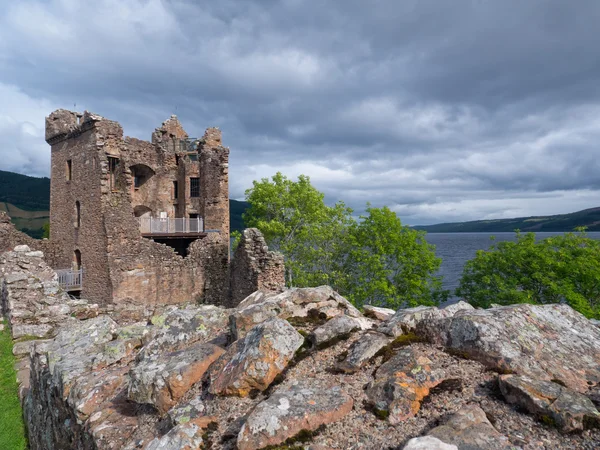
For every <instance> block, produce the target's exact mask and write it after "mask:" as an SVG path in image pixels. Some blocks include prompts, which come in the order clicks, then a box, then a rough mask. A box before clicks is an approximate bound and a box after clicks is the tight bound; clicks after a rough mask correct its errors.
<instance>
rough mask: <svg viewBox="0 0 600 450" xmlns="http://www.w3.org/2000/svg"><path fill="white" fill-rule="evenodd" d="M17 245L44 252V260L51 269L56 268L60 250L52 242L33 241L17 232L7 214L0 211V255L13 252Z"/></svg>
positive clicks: (44, 240) (45, 240) (43, 240)
mask: <svg viewBox="0 0 600 450" xmlns="http://www.w3.org/2000/svg"><path fill="white" fill-rule="evenodd" d="M17 245H27V246H29V247H30V248H31V249H32V250H39V251H42V252H44V259H45V260H46V262H47V263H48V264H49V265H50V266H51V267H55V266H56V264H57V262H58V261H59V260H60V258H61V255H62V252H61V250H60V248H58V246H57V245H56V244H55V243H54V242H51V241H49V240H47V239H34V238H32V237H31V236H28V235H27V234H25V233H23V232H22V231H19V230H17V229H16V228H15V226H14V224H13V223H12V222H11V220H10V217H9V216H8V214H6V213H5V212H4V211H0V253H2V252H5V251H9V250H13V249H14V248H15V247H16V246H17Z"/></svg>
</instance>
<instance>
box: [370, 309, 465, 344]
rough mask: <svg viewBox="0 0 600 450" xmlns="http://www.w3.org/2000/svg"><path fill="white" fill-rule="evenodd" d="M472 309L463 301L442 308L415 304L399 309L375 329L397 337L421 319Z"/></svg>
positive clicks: (437, 317) (438, 317) (410, 329)
mask: <svg viewBox="0 0 600 450" xmlns="http://www.w3.org/2000/svg"><path fill="white" fill-rule="evenodd" d="M473 309H475V308H473V307H472V306H471V305H470V304H468V303H466V302H463V301H460V302H457V303H454V304H452V305H449V306H447V307H445V308H442V309H439V308H436V307H435V306H417V307H415V308H408V309H399V310H398V311H396V313H395V314H394V315H393V316H392V317H391V318H390V319H389V320H387V321H386V322H384V323H382V324H381V325H380V326H379V328H378V329H377V331H379V332H381V333H384V334H387V335H388V336H392V337H398V336H400V335H402V334H405V333H409V332H414V331H415V329H416V327H417V324H418V323H419V322H421V321H423V320H431V319H443V318H447V317H452V316H453V315H454V314H456V313H457V312H458V311H463V310H467V311H469V310H473Z"/></svg>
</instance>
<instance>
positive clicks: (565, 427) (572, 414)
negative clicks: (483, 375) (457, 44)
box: [499, 375, 600, 432]
mask: <svg viewBox="0 0 600 450" xmlns="http://www.w3.org/2000/svg"><path fill="white" fill-rule="evenodd" d="M499 383H500V390H501V391H502V395H503V396H504V398H505V399H506V401H507V402H508V403H511V404H514V405H518V406H520V407H522V408H525V409H526V410H527V411H529V412H530V413H532V414H534V415H536V416H538V417H540V418H541V419H542V420H544V421H546V422H551V423H554V424H556V425H557V426H558V427H559V428H560V429H561V430H562V431H563V432H572V431H581V430H583V429H585V428H590V427H594V426H600V412H598V410H597V409H596V407H595V406H594V404H593V403H592V401H591V400H590V399H589V398H587V397H586V396H584V395H582V394H580V393H578V392H576V391H574V390H572V389H569V388H566V387H564V386H561V385H560V384H557V383H553V382H551V381H539V380H533V379H531V378H529V377H525V376H517V375H502V376H500V377H499Z"/></svg>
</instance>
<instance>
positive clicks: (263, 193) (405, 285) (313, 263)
mask: <svg viewBox="0 0 600 450" xmlns="http://www.w3.org/2000/svg"><path fill="white" fill-rule="evenodd" d="M246 201H248V203H249V204H250V207H249V208H248V210H247V211H246V213H245V214H244V222H245V223H246V225H247V226H249V227H256V228H258V229H259V230H261V232H262V233H263V234H264V236H265V239H266V241H267V244H268V245H269V248H270V249H272V250H276V251H280V252H281V253H283V255H284V257H285V262H286V283H287V285H288V286H299V287H303V286H319V285H322V284H328V285H330V286H332V287H333V288H334V289H335V290H337V291H338V292H340V293H341V294H343V295H345V296H346V297H348V299H349V300H351V301H352V302H353V303H354V304H355V305H357V306H360V305H363V304H375V305H382V306H383V305H387V306H390V307H398V306H400V305H416V304H434V303H437V302H438V301H439V300H440V299H442V298H444V292H443V291H442V290H441V282H440V280H439V279H438V278H436V277H435V276H433V273H434V272H435V271H436V270H437V269H438V268H439V264H440V262H441V261H440V260H439V259H438V258H436V257H435V254H434V252H433V247H432V246H430V245H429V244H427V242H426V241H425V239H424V235H425V233H424V232H418V231H416V230H412V229H410V228H409V227H406V226H403V225H402V223H401V222H400V219H399V218H398V217H397V216H396V214H395V213H394V212H393V211H391V210H390V209H389V208H381V209H378V208H371V207H368V208H367V215H366V216H364V217H362V216H361V218H360V220H358V221H356V220H355V219H354V218H353V216H352V209H350V208H348V207H347V206H345V205H344V203H342V202H338V203H336V204H335V205H334V206H327V205H326V204H325V201H324V195H323V194H322V193H321V192H319V191H318V190H316V189H315V188H314V187H313V186H312V185H311V184H310V178H309V177H307V176H304V175H301V176H300V177H298V181H293V180H290V179H288V178H287V177H285V176H284V175H282V174H281V173H277V174H276V175H274V176H273V177H272V178H271V180H269V179H267V178H263V179H262V180H260V181H255V182H254V183H253V186H252V188H251V189H248V190H247V191H246Z"/></svg>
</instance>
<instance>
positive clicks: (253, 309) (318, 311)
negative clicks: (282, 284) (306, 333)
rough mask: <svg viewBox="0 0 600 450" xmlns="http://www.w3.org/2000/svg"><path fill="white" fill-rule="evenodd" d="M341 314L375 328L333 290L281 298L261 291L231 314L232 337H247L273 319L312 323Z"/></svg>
mask: <svg viewBox="0 0 600 450" xmlns="http://www.w3.org/2000/svg"><path fill="white" fill-rule="evenodd" d="M341 314H346V315H347V316H349V317H354V318H357V319H362V321H361V323H362V327H364V328H368V327H370V326H371V324H370V322H368V321H366V319H365V318H364V317H363V315H362V314H361V313H360V311H358V309H356V308H355V307H354V306H353V305H352V304H351V303H350V302H349V301H348V300H346V299H345V298H344V297H342V296H341V295H339V294H338V293H337V292H335V291H334V290H333V289H332V288H331V287H329V286H320V287H316V288H292V289H287V290H285V291H283V292H282V293H280V294H274V293H266V292H262V291H258V292H255V293H254V294H252V295H250V296H248V297H247V298H246V299H244V300H243V301H242V302H241V303H240V304H239V305H238V307H237V309H236V310H235V311H234V312H233V313H232V314H231V316H230V326H231V334H232V336H233V338H234V339H239V338H241V337H244V336H245V335H246V333H247V332H248V331H249V330H250V329H251V328H252V327H254V326H256V325H257V324H259V323H262V322H264V321H265V320H267V319H269V318H271V317H279V318H280V319H289V320H290V322H292V321H294V322H298V323H302V322H307V323H311V322H318V321H320V322H324V321H326V320H328V319H331V318H333V317H335V316H339V315H341Z"/></svg>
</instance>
